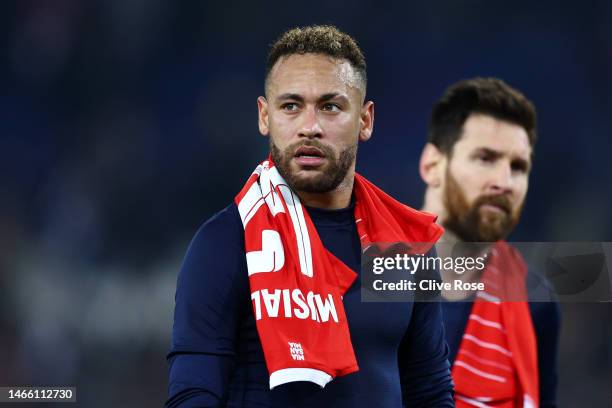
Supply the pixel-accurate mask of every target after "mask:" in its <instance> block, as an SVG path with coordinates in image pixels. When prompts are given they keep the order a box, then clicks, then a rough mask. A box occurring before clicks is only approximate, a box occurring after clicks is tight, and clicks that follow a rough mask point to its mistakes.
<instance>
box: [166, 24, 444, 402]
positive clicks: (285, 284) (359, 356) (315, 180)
mask: <svg viewBox="0 0 612 408" xmlns="http://www.w3.org/2000/svg"><path fill="white" fill-rule="evenodd" d="M365 68H366V67H365V59H364V57H363V54H362V52H361V50H360V49H359V47H358V46H357V45H356V43H355V41H354V40H353V39H352V38H351V37H349V36H348V35H347V34H344V33H342V32H340V31H338V30H337V29H336V28H334V27H328V26H312V27H306V28H303V29H294V30H290V31H288V32H286V33H285V34H283V35H282V36H281V38H280V39H279V40H278V41H277V42H276V43H275V44H274V45H273V46H272V48H271V50H270V54H269V56H268V64H267V73H266V82H265V94H266V96H265V97H263V96H261V97H259V99H258V101H257V102H258V108H259V130H260V132H261V133H262V134H263V135H265V136H269V138H270V157H269V158H268V160H265V161H264V162H262V163H261V164H260V165H259V166H258V167H257V168H256V170H255V172H253V174H252V175H251V177H250V178H249V180H248V181H247V184H246V185H245V186H244V187H243V189H242V191H240V193H239V194H238V195H237V196H236V198H235V200H234V202H233V203H232V204H230V205H229V206H228V207H226V208H225V209H224V210H222V211H221V212H219V213H217V214H216V215H215V216H214V217H212V218H211V219H210V220H208V221H207V222H206V223H205V224H204V225H203V226H202V227H201V228H200V230H199V231H198V232H197V234H196V236H195V237H194V239H193V241H192V243H191V245H190V247H189V250H188V252H187V255H186V257H185V260H184V263H183V266H182V269H181V271H180V274H179V278H178V284H177V290H176V308H175V316H174V329H173V340H172V349H171V352H170V354H169V356H168V359H169V363H170V379H169V399H168V401H167V406H170V407H176V406H181V407H187V406H189V407H191V406H236V407H255V406H257V407H301V406H308V407H335V408H338V407H347V408H348V407H351V408H352V407H359V406H364V407H398V406H401V405H402V403H404V404H406V405H408V406H415V407H416V406H421V407H450V406H453V405H454V404H453V399H452V382H451V377H450V371H449V364H448V349H447V346H446V343H445V341H444V334H443V326H442V322H441V309H440V306H439V304H437V303H421V304H413V303H362V302H361V297H360V280H359V279H356V278H357V276H358V274H359V273H360V261H361V248H362V246H367V245H368V244H369V243H370V242H395V241H410V242H435V241H436V240H437V239H438V238H439V237H440V236H441V234H442V232H443V231H442V228H441V227H439V226H437V225H436V224H435V222H434V221H435V218H434V217H433V216H431V215H429V214H424V213H420V212H418V211H415V210H412V209H409V208H408V207H406V206H404V205H402V204H400V203H398V202H397V201H395V200H393V199H392V198H391V197H389V196H387V195H386V194H384V193H383V192H382V191H381V190H379V189H378V188H376V187H375V186H374V185H372V184H371V183H369V182H368V181H367V180H365V179H364V178H363V177H361V176H359V175H358V174H356V173H355V160H356V153H357V144H358V142H359V141H366V140H368V139H369V138H370V136H371V133H372V129H373V124H374V105H373V102H371V101H365V95H366V69H365ZM210 177H211V180H210V182H215V180H214V178H218V180H216V181H218V182H222V181H223V175H210ZM334 378H335V379H334ZM332 380H333V381H332Z"/></svg>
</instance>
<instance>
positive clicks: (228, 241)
mask: <svg viewBox="0 0 612 408" xmlns="http://www.w3.org/2000/svg"><path fill="white" fill-rule="evenodd" d="M243 242H244V233H243V228H242V222H241V220H240V213H239V212H238V207H237V206H236V204H235V203H234V202H232V203H231V204H229V205H228V206H227V207H225V208H223V209H222V210H220V211H218V212H217V213H215V214H213V215H212V216H211V217H210V218H208V219H207V220H206V221H204V222H203V223H202V224H201V225H200V227H199V228H198V230H197V231H196V233H195V235H194V237H193V239H192V240H191V244H190V250H191V249H194V248H197V247H202V246H210V245H211V244H214V246H217V247H228V246H230V247H233V246H243Z"/></svg>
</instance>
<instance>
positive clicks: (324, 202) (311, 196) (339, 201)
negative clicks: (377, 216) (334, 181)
mask: <svg viewBox="0 0 612 408" xmlns="http://www.w3.org/2000/svg"><path fill="white" fill-rule="evenodd" d="M353 182H354V178H350V180H345V181H343V182H342V183H340V185H338V187H336V188H335V189H334V190H332V191H329V192H327V193H307V192H304V191H297V195H298V196H299V197H300V200H301V201H302V204H304V205H306V206H308V207H314V208H322V209H326V210H338V209H341V208H346V207H348V206H349V205H350V204H351V195H352V194H353Z"/></svg>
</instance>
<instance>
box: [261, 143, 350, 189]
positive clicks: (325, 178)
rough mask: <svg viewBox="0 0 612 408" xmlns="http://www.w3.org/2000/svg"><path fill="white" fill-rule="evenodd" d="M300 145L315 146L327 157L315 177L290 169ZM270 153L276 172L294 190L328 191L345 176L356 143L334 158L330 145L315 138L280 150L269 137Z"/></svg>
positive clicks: (337, 184) (336, 185)
mask: <svg viewBox="0 0 612 408" xmlns="http://www.w3.org/2000/svg"><path fill="white" fill-rule="evenodd" d="M301 146H312V147H316V148H317V149H319V150H321V151H322V152H323V154H324V155H325V157H326V158H327V164H326V165H325V166H324V167H323V168H322V171H321V172H320V173H319V174H318V175H317V176H315V177H300V176H298V175H297V174H296V173H295V172H293V171H292V169H291V160H292V159H293V157H294V153H295V151H296V150H297V149H298V148H299V147H301ZM270 153H271V154H272V160H274V164H275V165H276V167H277V169H278V172H279V173H280V175H281V176H283V178H284V179H285V181H286V182H287V184H289V186H290V187H291V188H292V189H293V190H294V191H302V192H305V193H328V192H330V191H332V190H334V189H335V188H336V187H338V186H339V185H340V183H342V181H343V180H344V179H345V178H346V175H347V173H348V171H349V169H350V168H351V166H352V165H353V163H354V162H355V158H356V157H357V144H355V145H354V146H350V147H347V148H346V149H344V150H343V151H341V152H340V155H339V157H338V158H336V155H335V154H334V151H333V150H332V149H331V148H330V147H328V146H325V145H324V144H322V143H319V142H318V141H316V140H308V141H306V142H297V143H294V144H292V145H290V146H288V147H287V148H286V149H285V150H284V151H283V152H281V151H280V149H279V148H278V147H276V145H275V144H274V142H272V139H271V138H270Z"/></svg>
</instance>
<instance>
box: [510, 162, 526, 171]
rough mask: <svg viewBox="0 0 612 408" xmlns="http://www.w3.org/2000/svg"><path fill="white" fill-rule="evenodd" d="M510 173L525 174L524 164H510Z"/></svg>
mask: <svg viewBox="0 0 612 408" xmlns="http://www.w3.org/2000/svg"><path fill="white" fill-rule="evenodd" d="M511 167H512V171H518V172H519V173H527V165H526V164H524V163H512V164H511Z"/></svg>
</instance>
